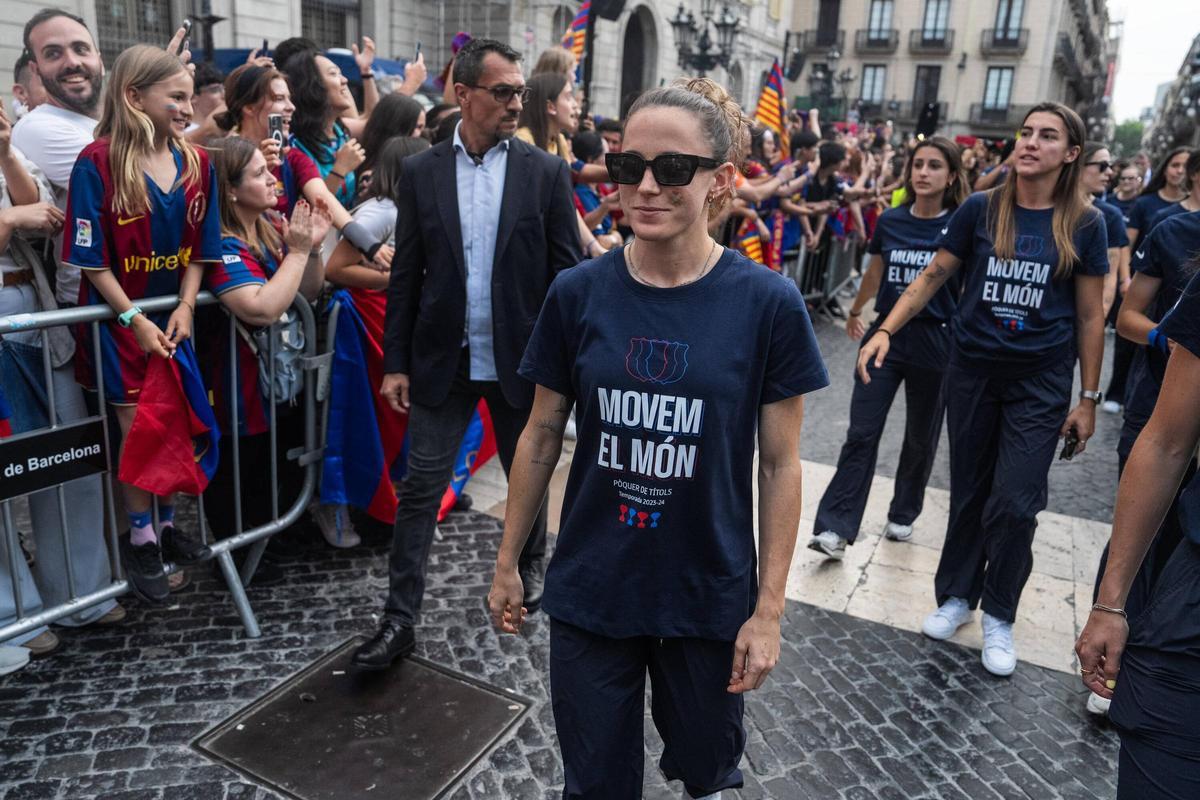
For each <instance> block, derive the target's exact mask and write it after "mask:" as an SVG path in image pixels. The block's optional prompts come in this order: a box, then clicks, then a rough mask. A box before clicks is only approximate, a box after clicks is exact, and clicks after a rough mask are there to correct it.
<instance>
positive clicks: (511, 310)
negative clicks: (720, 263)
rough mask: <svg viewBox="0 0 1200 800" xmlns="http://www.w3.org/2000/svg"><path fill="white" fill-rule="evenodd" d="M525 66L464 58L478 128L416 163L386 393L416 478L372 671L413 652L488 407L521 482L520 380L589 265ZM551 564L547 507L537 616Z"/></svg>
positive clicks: (529, 585) (458, 86) (461, 68)
mask: <svg viewBox="0 0 1200 800" xmlns="http://www.w3.org/2000/svg"><path fill="white" fill-rule="evenodd" d="M520 58H521V57H520V55H519V54H518V53H517V52H516V51H515V50H513V49H512V48H510V47H508V46H507V45H505V44H502V43H500V42H497V41H493V40H488V39H475V40H473V41H471V42H470V43H468V44H467V45H466V46H464V47H463V48H462V50H460V51H459V53H458V56H457V57H456V58H455V61H454V92H455V96H456V97H457V98H458V104H459V107H460V108H461V109H462V122H461V123H460V124H459V126H458V128H457V129H456V131H455V134H454V136H453V137H452V138H451V139H448V140H446V141H445V142H442V143H441V144H438V145H435V146H434V147H433V148H432V149H430V150H427V151H425V152H424V153H419V154H417V155H415V156H412V157H410V158H408V159H406V161H405V164H404V175H403V178H402V179H401V187H400V200H399V202H398V204H397V208H398V211H397V221H396V256H395V258H394V259H393V261H392V276H391V282H390V284H389V286H388V306H387V322H386V331H385V338H384V348H383V349H384V352H383V359H384V370H385V373H386V374H385V375H384V377H383V386H382V388H381V390H380V391H381V393H382V394H383V396H384V397H386V398H387V400H388V402H389V404H390V405H391V406H392V408H394V409H396V410H397V411H399V412H401V413H405V412H407V413H408V415H409V419H408V433H409V442H410V446H409V461H408V474H407V476H406V477H405V479H404V482H403V484H402V487H401V491H400V507H399V510H398V511H397V513H396V525H395V529H394V531H393V538H392V552H391V558H390V563H389V591H388V598H387V604H386V606H385V609H384V618H383V622H382V623H381V625H380V628H379V631H378V632H377V633H376V635H375V637H374V638H373V639H371V640H370V641H368V642H367V643H366V644H364V645H363V646H362V647H360V648H359V649H358V650H357V651H356V652H355V654H354V659H353V663H354V665H355V666H357V667H359V668H362V669H385V668H386V667H387V666H389V665H390V664H391V663H392V661H394V660H395V659H396V658H398V657H402V656H405V655H407V654H408V653H410V652H412V649H413V647H414V637H413V625H414V623H415V622H416V616H417V612H418V611H419V609H420V606H421V596H422V595H423V594H424V591H425V562H426V560H427V559H428V556H429V547H430V544H431V543H432V542H433V536H434V529H435V525H436V522H437V510H438V506H439V503H440V501H441V498H442V495H443V493H444V492H445V490H446V486H447V485H448V483H449V481H450V477H451V471H452V469H453V465H454V459H455V455H456V454H457V452H458V448H459V445H460V443H461V442H462V437H463V434H464V432H465V431H466V428H467V425H468V424H469V423H470V420H471V415H472V413H473V412H474V410H475V406H476V404H477V403H478V402H479V399H480V398H481V397H482V398H483V399H485V400H487V404H488V408H489V410H490V411H491V415H492V424H493V426H494V428H495V432H496V440H497V445H498V449H499V451H500V461H501V463H502V464H503V465H504V470H505V472H506V473H507V472H508V471H509V470H510V469H511V468H512V461H513V454H514V452H515V451H516V447H517V439H518V437H519V436H520V434H521V431H522V429H523V428H524V427H525V423H526V421H527V420H528V417H529V409H530V407H531V406H532V404H533V384H532V383H529V382H528V381H526V380H525V379H524V378H521V377H519V376H518V375H517V367H518V365H519V364H520V361H521V356H522V354H523V353H524V352H525V345H526V344H527V343H528V341H529V336H530V334H531V333H532V331H533V325H534V322H535V321H536V320H537V316H538V312H539V311H540V310H541V308H542V302H543V301H544V300H545V297H546V292H547V290H548V289H549V288H550V282H551V281H552V280H553V279H554V276H555V274H556V273H557V272H558V271H559V270H561V269H565V268H567V267H571V266H574V265H575V264H576V263H578V262H579V261H580V260H581V258H582V256H581V255H580V252H579V231H578V223H577V221H576V214H575V205H574V202H573V200H572V190H571V175H570V171H569V170H568V168H567V164H566V162H565V161H563V160H562V159H561V158H556V157H554V156H551V155H549V154H547V153H544V152H542V151H541V150H539V149H537V148H535V147H533V146H531V145H528V144H525V143H524V142H522V141H520V140H519V139H515V138H513V134H514V133H516V130H517V119H518V117H519V116H520V113H521V102H522V100H523V99H524V98H525V97H526V95H527V90H526V88H525V79H524V77H523V75H522V73H521V65H520ZM545 553H546V505H545V502H544V501H543V503H542V510H541V513H540V514H539V515H538V519H537V522H536V523H535V525H534V529H533V533H532V535H531V536H530V538H529V542H528V544H527V545H526V546H525V550H524V552H523V553H522V554H521V561H520V574H521V578H522V580H523V581H524V582H525V606H526V608H528V609H529V610H530V611H531V612H532V611H533V610H535V609H536V608H537V607H538V606H539V605H540V603H541V595H542V588H541V587H542V581H543V575H544V569H545V568H544V560H545Z"/></svg>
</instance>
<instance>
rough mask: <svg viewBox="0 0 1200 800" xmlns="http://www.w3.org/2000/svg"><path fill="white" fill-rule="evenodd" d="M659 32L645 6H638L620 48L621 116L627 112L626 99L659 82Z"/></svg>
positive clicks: (652, 16) (630, 18)
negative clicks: (657, 67)
mask: <svg viewBox="0 0 1200 800" xmlns="http://www.w3.org/2000/svg"><path fill="white" fill-rule="evenodd" d="M657 64H658V31H657V28H656V26H655V24H654V15H653V14H651V13H650V9H649V8H647V7H646V6H638V7H637V8H635V9H634V10H633V13H632V14H630V15H629V22H628V23H626V25H625V40H624V43H623V47H622V48H621V97H620V104H621V113H622V115H624V112H625V111H626V109H627V104H628V102H629V100H628V98H629V97H630V96H631V95H633V94H635V93H636V92H640V91H643V90H645V89H649V88H650V87H652V86H654V85H655V84H656V83H657V82H658V74H657V73H658V70H657V69H656V66H657Z"/></svg>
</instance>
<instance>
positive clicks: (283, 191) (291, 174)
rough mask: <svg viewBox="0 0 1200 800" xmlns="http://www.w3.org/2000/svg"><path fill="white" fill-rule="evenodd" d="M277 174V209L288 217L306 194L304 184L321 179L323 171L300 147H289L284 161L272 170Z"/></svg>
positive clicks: (272, 172)
mask: <svg viewBox="0 0 1200 800" xmlns="http://www.w3.org/2000/svg"><path fill="white" fill-rule="evenodd" d="M271 174H272V175H274V176H275V195H276V196H277V197H278V202H277V204H276V206H275V210H276V211H278V212H279V213H280V214H284V215H286V216H288V217H290V216H291V215H292V209H293V208H295V207H296V201H297V200H299V199H300V198H301V197H303V196H304V185H305V184H307V183H308V182H309V181H311V180H313V179H316V180H321V171H320V170H319V169H317V165H316V164H314V163H313V160H312V159H311V158H309V157H308V156H307V155H305V153H304V151H303V150H301V149H300V148H299V147H289V148H288V150H287V152H286V153H284V155H283V162H282V163H281V164H280V165H279V166H278V167H275V168H274V169H273V170H271Z"/></svg>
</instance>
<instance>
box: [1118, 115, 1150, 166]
mask: <svg viewBox="0 0 1200 800" xmlns="http://www.w3.org/2000/svg"><path fill="white" fill-rule="evenodd" d="M1144 129H1145V125H1144V124H1143V123H1142V121H1141V120H1137V119H1127V120H1125V121H1124V122H1122V123H1119V124H1118V125H1117V130H1116V133H1114V134H1113V155H1115V156H1117V157H1118V158H1133V156H1134V155H1135V154H1137V151H1138V150H1140V149H1142V132H1143V130H1144Z"/></svg>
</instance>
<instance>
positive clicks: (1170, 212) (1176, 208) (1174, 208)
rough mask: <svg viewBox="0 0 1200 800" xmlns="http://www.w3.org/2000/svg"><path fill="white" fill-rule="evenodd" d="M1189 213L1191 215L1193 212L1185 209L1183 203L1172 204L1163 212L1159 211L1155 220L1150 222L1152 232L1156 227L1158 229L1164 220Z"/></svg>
mask: <svg viewBox="0 0 1200 800" xmlns="http://www.w3.org/2000/svg"><path fill="white" fill-rule="evenodd" d="M1189 213H1191V212H1190V211H1189V210H1188V209H1186V208H1184V207H1183V203H1172V204H1171V205H1169V206H1167V207H1166V208H1164V209H1163V210H1161V211H1159V212H1158V213H1157V214H1155V215H1154V218H1153V219H1151V220H1150V230H1154V229H1155V228H1156V227H1158V224H1159V223H1160V222H1162V221H1163V220H1167V219H1170V218H1171V217H1173V216H1175V215H1176V214H1189Z"/></svg>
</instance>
